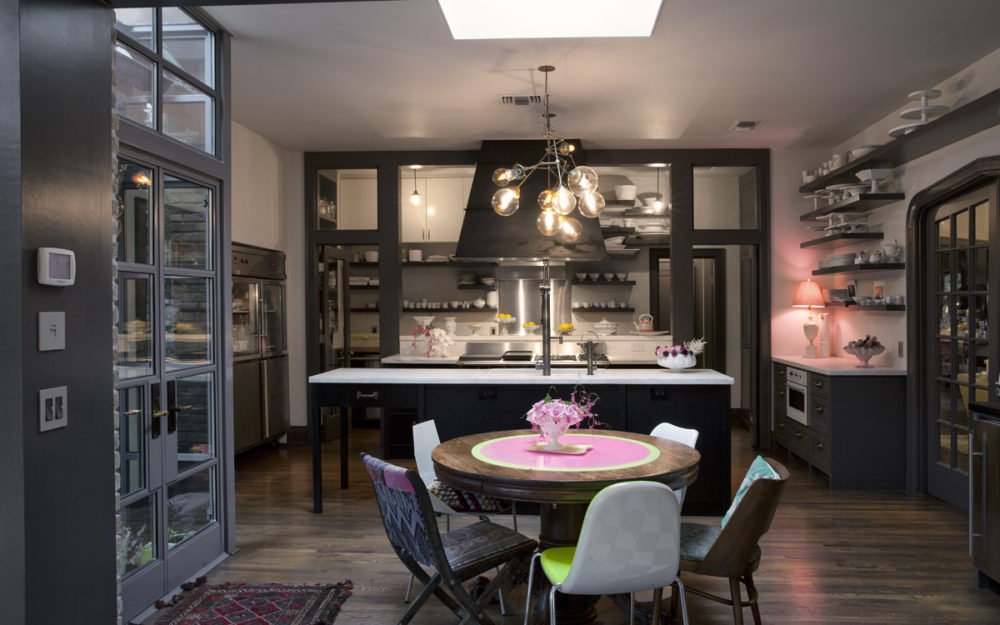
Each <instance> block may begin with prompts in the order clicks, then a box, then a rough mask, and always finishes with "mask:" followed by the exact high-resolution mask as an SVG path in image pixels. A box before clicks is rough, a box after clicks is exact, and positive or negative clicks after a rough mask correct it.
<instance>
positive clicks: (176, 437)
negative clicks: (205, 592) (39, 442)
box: [116, 161, 259, 618]
mask: <svg viewBox="0 0 1000 625" xmlns="http://www.w3.org/2000/svg"><path fill="white" fill-rule="evenodd" d="M124 162H125V161H123V163H124ZM120 174H121V176H120V179H119V193H118V199H119V205H120V207H121V208H122V210H121V211H119V223H120V226H121V227H120V230H119V246H118V261H119V273H118V315H119V318H118V344H117V361H116V370H117V371H118V380H119V388H118V394H119V422H120V427H119V449H120V451H121V465H120V466H121V468H120V480H121V481H120V483H119V494H120V496H121V506H120V507H119V510H118V512H119V515H120V517H121V519H122V524H121V530H120V532H119V545H120V548H119V566H118V568H119V572H120V573H121V575H122V600H123V614H125V615H128V616H127V618H132V617H133V616H135V615H136V614H137V613H138V611H141V610H142V609H145V608H146V607H148V606H149V605H151V604H152V603H153V602H154V601H156V599H158V598H160V597H162V596H163V595H164V594H166V593H168V592H169V591H170V590H171V589H172V588H174V587H176V586H177V585H178V584H179V583H182V582H184V581H186V580H188V579H190V578H191V577H192V576H193V575H194V574H195V573H196V572H197V571H198V570H200V569H201V568H203V567H204V566H205V565H207V564H208V563H209V562H211V561H212V560H214V559H215V558H216V557H218V556H219V555H221V554H222V552H223V531H222V524H221V519H220V518H219V510H220V501H221V499H220V497H221V492H222V491H221V487H220V485H221V483H222V482H221V479H222V471H223V469H224V465H223V464H222V463H221V462H220V459H219V456H220V450H219V444H218V443H219V441H220V440H221V438H222V433H221V425H220V419H219V413H220V410H221V405H222V404H221V400H220V397H219V395H220V393H219V388H218V387H219V383H218V380H220V369H219V367H220V363H219V362H218V358H217V357H216V355H217V354H218V353H219V347H218V345H219V337H218V336H216V332H215V329H216V328H217V327H219V326H220V320H219V319H218V316H219V314H220V306H219V305H218V299H219V293H218V289H219V276H217V275H216V268H217V267H218V262H217V259H216V254H217V251H216V250H217V249H218V245H217V244H216V243H215V241H214V237H215V232H216V228H215V218H216V217H215V215H216V211H215V206H214V202H215V201H216V197H217V193H216V190H215V187H214V186H212V185H211V184H209V183H207V182H199V181H196V180H192V179H190V178H189V177H185V176H181V175H175V174H171V173H169V172H165V171H164V170H163V168H161V167H158V166H155V165H149V164H147V165H137V164H130V163H126V165H125V167H124V168H122V169H121V171H120ZM247 295H249V293H246V294H243V295H242V296H241V297H242V299H243V301H244V302H245V301H247ZM235 296H236V291H235V290H234V300H236V301H238V299H239V298H238V297H235ZM255 299H256V294H254V300H255ZM234 308H236V307H234ZM237 310H238V308H237ZM254 310H255V309H254ZM250 321H252V323H251V324H250V329H249V330H248V334H250V333H251V330H252V334H254V335H256V334H258V333H259V331H258V330H257V329H256V327H254V325H253V324H256V323H257V321H258V320H257V317H256V314H255V315H254V316H253V318H252V319H251V320H250ZM239 328H241V326H240V325H238V324H234V333H235V332H237V330H238V329H239ZM234 342H235V341H234ZM248 342H250V343H252V344H253V346H254V347H256V336H254V337H252V338H248Z"/></svg>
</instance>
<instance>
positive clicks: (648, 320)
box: [632, 313, 653, 332]
mask: <svg viewBox="0 0 1000 625" xmlns="http://www.w3.org/2000/svg"><path fill="white" fill-rule="evenodd" d="M632 325H634V326H635V329H636V330H638V331H639V332H652V331H653V315H651V314H649V313H643V314H641V315H639V322H638V323H636V322H632Z"/></svg>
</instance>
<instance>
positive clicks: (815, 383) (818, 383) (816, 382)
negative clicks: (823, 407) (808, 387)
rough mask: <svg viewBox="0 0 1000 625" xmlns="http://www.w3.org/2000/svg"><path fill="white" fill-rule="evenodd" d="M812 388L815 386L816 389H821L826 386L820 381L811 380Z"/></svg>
mask: <svg viewBox="0 0 1000 625" xmlns="http://www.w3.org/2000/svg"><path fill="white" fill-rule="evenodd" d="M813 386H815V387H816V388H823V387H824V386H826V383H825V382H823V381H822V380H813Z"/></svg>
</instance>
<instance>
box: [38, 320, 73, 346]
mask: <svg viewBox="0 0 1000 625" xmlns="http://www.w3.org/2000/svg"><path fill="white" fill-rule="evenodd" d="M58 349H66V313H65V312H62V311H59V312H40V313H38V351H40V352H50V351H53V350H58Z"/></svg>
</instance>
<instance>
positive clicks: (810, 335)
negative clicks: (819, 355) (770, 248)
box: [792, 280, 826, 358]
mask: <svg viewBox="0 0 1000 625" xmlns="http://www.w3.org/2000/svg"><path fill="white" fill-rule="evenodd" d="M825 306H826V302H824V301H823V292H822V291H821V290H820V288H819V284H818V283H816V282H813V281H812V280H805V281H803V282H799V288H798V289H796V290H795V299H793V300H792V308H808V309H809V317H808V318H807V319H806V322H805V324H804V325H803V326H802V330H803V332H805V334H806V338H807V339H809V346H808V347H806V358H815V357H816V346H815V345H813V341H814V340H816V335H818V334H819V326H818V325H816V322H815V320H814V319H813V312H812V309H813V308H823V307H825Z"/></svg>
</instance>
